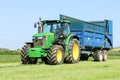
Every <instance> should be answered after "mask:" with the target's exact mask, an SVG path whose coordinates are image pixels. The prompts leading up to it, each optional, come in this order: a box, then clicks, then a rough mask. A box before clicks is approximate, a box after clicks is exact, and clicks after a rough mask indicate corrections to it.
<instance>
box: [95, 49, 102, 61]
mask: <svg viewBox="0 0 120 80" xmlns="http://www.w3.org/2000/svg"><path fill="white" fill-rule="evenodd" d="M93 58H94V61H102V60H103V55H102V51H101V50H97V51H95V52H94V54H93Z"/></svg>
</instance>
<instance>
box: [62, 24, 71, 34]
mask: <svg viewBox="0 0 120 80" xmlns="http://www.w3.org/2000/svg"><path fill="white" fill-rule="evenodd" d="M62 27H63V33H64V34H67V35H68V34H69V33H70V29H69V27H70V26H69V23H62Z"/></svg>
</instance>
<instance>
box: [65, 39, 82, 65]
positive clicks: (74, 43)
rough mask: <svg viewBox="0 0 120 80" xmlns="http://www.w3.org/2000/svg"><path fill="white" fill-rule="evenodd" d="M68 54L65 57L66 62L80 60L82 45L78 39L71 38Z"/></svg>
mask: <svg viewBox="0 0 120 80" xmlns="http://www.w3.org/2000/svg"><path fill="white" fill-rule="evenodd" d="M68 48H69V49H68V51H69V52H68V53H69V54H68V55H67V56H66V58H65V63H78V62H79V60H80V45H79V41H78V40H77V39H72V40H70V42H69V44H68Z"/></svg>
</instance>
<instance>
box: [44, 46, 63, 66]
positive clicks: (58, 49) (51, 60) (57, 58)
mask: <svg viewBox="0 0 120 80" xmlns="http://www.w3.org/2000/svg"><path fill="white" fill-rule="evenodd" d="M63 52H64V51H63V47H62V46H61V45H53V46H52V47H51V48H50V49H49V52H48V55H47V62H46V63H48V64H52V65H56V64H62V63H63V59H64V53H63Z"/></svg>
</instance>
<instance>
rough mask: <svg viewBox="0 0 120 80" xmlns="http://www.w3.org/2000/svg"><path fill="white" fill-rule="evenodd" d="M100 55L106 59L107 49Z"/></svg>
mask: <svg viewBox="0 0 120 80" xmlns="http://www.w3.org/2000/svg"><path fill="white" fill-rule="evenodd" d="M102 55H103V61H106V60H107V51H106V50H103V51H102Z"/></svg>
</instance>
